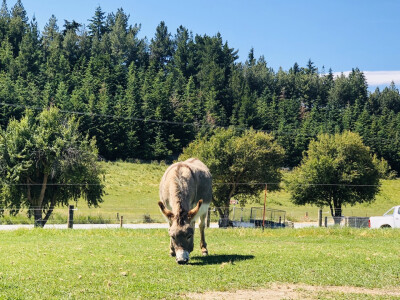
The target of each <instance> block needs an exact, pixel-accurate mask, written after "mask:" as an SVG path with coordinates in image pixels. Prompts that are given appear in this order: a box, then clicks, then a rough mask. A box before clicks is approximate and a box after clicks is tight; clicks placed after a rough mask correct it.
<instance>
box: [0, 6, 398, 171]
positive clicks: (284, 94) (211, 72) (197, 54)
mask: <svg viewBox="0 0 400 300" xmlns="http://www.w3.org/2000/svg"><path fill="white" fill-rule="evenodd" d="M71 17H73V16H71ZM63 22H64V24H63V25H62V27H59V26H58V23H59V22H58V20H57V18H56V17H55V16H51V18H50V19H49V20H48V22H47V24H46V25H45V26H44V28H42V29H41V28H38V24H37V22H36V20H35V18H32V19H29V18H28V16H27V12H26V10H25V9H24V7H23V4H22V2H21V1H20V0H18V1H17V2H16V4H15V5H14V6H13V7H11V8H8V7H7V3H6V1H5V0H3V2H2V6H1V10H0V125H1V127H2V128H5V127H6V126H7V124H8V122H9V120H10V119H12V118H15V119H20V118H21V117H22V116H23V115H24V112H25V110H26V108H31V109H32V110H34V111H35V112H36V113H39V112H40V111H42V110H43V109H46V108H48V107H50V106H56V107H58V108H59V109H60V110H61V111H62V112H63V113H65V114H76V115H78V116H79V119H80V125H79V130H80V131H81V132H82V133H83V134H87V135H88V136H89V137H95V138H96V140H97V146H98V148H99V153H100V156H101V157H102V158H103V159H106V160H116V159H122V160H131V159H141V160H162V159H167V160H171V159H174V158H176V157H177V156H178V155H179V154H180V153H181V152H182V149H183V148H184V147H185V146H187V145H188V143H190V142H191V141H193V140H194V139H195V138H196V136H198V135H199V134H206V133H207V132H208V131H209V130H210V129H211V128H213V127H229V126H235V127H236V128H254V129H256V130H263V131H266V132H269V133H271V134H272V135H273V136H274V137H275V138H276V140H277V141H278V143H279V144H280V145H281V146H282V147H283V148H284V149H285V152H286V156H285V162H284V165H285V166H287V167H289V168H291V167H294V166H296V165H298V164H299V162H300V160H301V157H302V153H303V151H305V150H307V147H308V144H309V142H310V141H311V140H312V139H314V138H315V137H316V136H317V135H318V134H319V133H337V132H342V131H345V130H350V131H354V132H357V133H359V134H360V135H361V137H362V139H363V142H364V144H366V145H367V146H369V147H370V148H371V149H372V151H373V152H374V153H376V154H377V156H378V157H380V158H384V159H386V160H387V161H388V162H389V164H390V166H391V167H392V168H393V169H394V170H396V171H400V136H399V132H400V94H399V90H398V89H397V88H396V86H395V85H394V83H392V84H391V85H390V86H388V87H385V88H384V89H382V90H380V89H378V88H377V89H376V90H375V91H374V92H369V91H368V85H367V82H366V79H365V76H364V74H363V72H362V71H360V70H359V69H357V68H354V69H353V70H352V71H351V73H350V74H349V76H344V75H341V76H339V77H334V76H333V73H332V71H331V70H328V71H325V70H324V68H322V69H318V68H317V67H316V66H315V65H314V63H313V62H312V60H311V59H310V60H309V61H308V62H305V65H304V66H300V65H299V64H297V63H294V64H293V67H291V68H290V69H289V70H283V69H279V70H273V69H272V68H270V67H269V66H268V63H267V59H266V58H265V57H263V56H261V57H258V58H256V57H255V56H254V50H253V49H252V50H250V52H249V53H248V55H247V59H246V60H245V61H244V62H241V61H239V59H238V58H239V57H238V49H233V48H231V47H229V45H228V42H227V41H225V40H224V39H223V37H222V36H221V34H219V33H216V34H215V35H213V36H209V35H198V34H193V33H192V32H191V31H190V29H188V28H185V27H183V26H180V27H179V28H177V29H172V30H170V28H168V27H167V25H166V24H165V23H164V22H162V21H161V22H160V23H159V25H158V26H157V28H156V29H155V33H154V36H153V37H150V38H140V37H139V36H140V35H139V33H140V25H138V24H135V25H132V24H131V21H130V16H129V14H127V13H126V12H125V11H124V10H123V9H122V8H121V9H118V10H117V11H116V12H113V13H107V12H105V11H103V10H102V9H101V7H97V8H96V9H95V11H94V13H93V16H92V18H91V19H90V20H88V22H87V24H79V23H77V22H76V21H74V20H73V19H71V20H64V21H63Z"/></svg>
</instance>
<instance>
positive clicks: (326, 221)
mask: <svg viewBox="0 0 400 300" xmlns="http://www.w3.org/2000/svg"><path fill="white" fill-rule="evenodd" d="M325 227H328V217H325Z"/></svg>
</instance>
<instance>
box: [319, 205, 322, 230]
mask: <svg viewBox="0 0 400 300" xmlns="http://www.w3.org/2000/svg"><path fill="white" fill-rule="evenodd" d="M318 227H322V209H319V210H318Z"/></svg>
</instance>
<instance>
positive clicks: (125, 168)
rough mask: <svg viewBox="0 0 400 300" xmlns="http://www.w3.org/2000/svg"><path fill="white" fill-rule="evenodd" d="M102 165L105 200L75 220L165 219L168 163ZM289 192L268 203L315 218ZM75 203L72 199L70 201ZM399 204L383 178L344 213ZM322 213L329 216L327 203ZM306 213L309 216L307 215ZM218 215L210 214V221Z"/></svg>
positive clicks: (82, 209)
mask: <svg viewBox="0 0 400 300" xmlns="http://www.w3.org/2000/svg"><path fill="white" fill-rule="evenodd" d="M102 165H103V167H104V169H105V177H104V178H105V186H106V189H105V191H106V194H105V196H104V203H102V204H101V205H100V207H99V208H88V207H87V205H86V204H85V202H83V201H79V202H78V204H77V207H76V208H77V210H76V211H75V221H76V222H82V223H87V222H88V223H117V222H119V221H118V219H117V215H119V216H120V215H123V216H124V221H125V222H127V223H141V222H164V219H163V217H162V216H161V213H160V212H159V209H158V206H157V201H158V184H159V182H160V179H161V177H162V175H163V173H164V171H165V170H166V168H167V167H168V166H167V165H166V164H163V163H161V164H160V163H147V164H145V163H143V164H140V163H126V162H108V163H102ZM289 199H290V195H289V194H288V193H287V192H286V191H285V190H281V191H279V192H269V193H268V197H267V207H269V208H274V209H281V210H285V211H286V212H287V218H288V219H289V220H291V221H298V222H302V221H316V220H317V214H318V208H317V207H313V206H310V205H307V206H295V205H293V204H292V203H291V202H290V200H289ZM259 201H260V203H262V202H263V201H264V193H263V192H261V193H260V197H259ZM260 203H252V204H248V205H247V207H251V206H260V205H261V204H260ZM73 204H74V203H73ZM399 204H400V179H397V180H383V181H382V190H381V192H380V194H379V195H378V196H377V199H376V201H375V202H374V203H372V204H369V205H368V204H360V205H356V206H353V207H345V208H344V212H343V214H344V215H345V216H361V217H363V216H372V215H381V214H383V213H384V212H386V211H387V210H388V209H389V208H391V207H392V206H394V205H399ZM323 212H324V216H330V212H329V210H328V208H327V207H325V208H324V210H323ZM306 213H307V215H308V217H305V216H306ZM66 218H67V208H57V209H55V211H54V214H53V217H52V218H51V219H50V220H49V222H48V223H65V222H66ZM216 220H217V216H216V215H214V216H213V221H216ZM0 222H1V223H3V224H4V223H30V222H32V221H31V220H28V219H27V218H26V217H25V213H24V212H22V213H21V214H20V215H19V216H17V217H9V216H7V214H5V217H3V218H0Z"/></svg>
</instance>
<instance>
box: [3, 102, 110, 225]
mask: <svg viewBox="0 0 400 300" xmlns="http://www.w3.org/2000/svg"><path fill="white" fill-rule="evenodd" d="M101 174H102V171H101V169H100V167H99V166H98V163H97V149H96V145H95V141H94V140H89V139H88V138H87V137H84V136H82V135H81V134H80V133H79V131H78V122H77V121H76V120H75V118H74V117H72V118H65V117H64V116H63V115H62V114H61V113H60V112H59V110H58V109H57V108H54V107H52V108H49V109H48V110H46V111H43V112H42V113H40V114H39V115H38V116H37V117H35V116H34V115H33V113H32V112H31V111H29V110H28V111H26V114H25V116H24V117H23V118H22V119H21V120H20V121H17V120H11V121H10V122H9V124H8V126H7V129H6V130H4V131H1V137H0V183H1V186H0V188H1V189H0V204H1V206H2V207H5V208H8V209H10V211H11V213H12V214H17V213H18V212H19V210H20V209H21V208H27V209H28V212H29V215H30V216H32V215H33V217H34V220H35V226H36V227H37V226H39V227H43V226H44V225H45V224H46V222H47V220H48V219H49V217H50V215H51V213H52V212H53V209H54V207H55V206H64V205H68V203H69V201H70V200H75V201H77V200H78V199H79V198H80V197H83V198H84V199H85V200H86V201H87V203H88V205H89V206H91V205H94V206H97V205H98V204H99V203H100V202H102V195H103V188H104V186H103V184H102V183H101V178H100V175H101Z"/></svg>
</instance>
